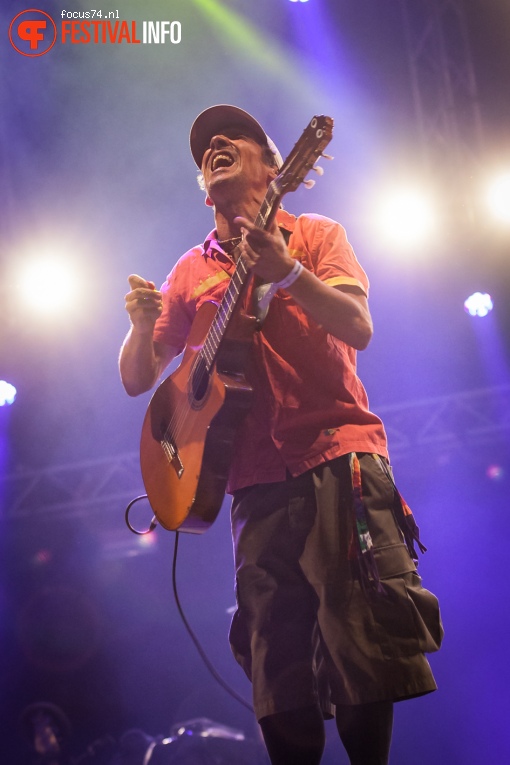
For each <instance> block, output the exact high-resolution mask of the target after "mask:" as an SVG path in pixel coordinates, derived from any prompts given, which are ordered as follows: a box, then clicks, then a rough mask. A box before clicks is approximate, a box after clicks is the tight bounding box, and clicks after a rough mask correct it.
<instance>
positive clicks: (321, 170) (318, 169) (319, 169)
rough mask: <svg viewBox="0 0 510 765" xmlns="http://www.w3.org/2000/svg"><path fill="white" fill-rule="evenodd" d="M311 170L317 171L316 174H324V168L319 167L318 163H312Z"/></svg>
mask: <svg viewBox="0 0 510 765" xmlns="http://www.w3.org/2000/svg"><path fill="white" fill-rule="evenodd" d="M312 170H315V172H316V173H317V175H324V168H323V167H320V165H314V166H313V167H312Z"/></svg>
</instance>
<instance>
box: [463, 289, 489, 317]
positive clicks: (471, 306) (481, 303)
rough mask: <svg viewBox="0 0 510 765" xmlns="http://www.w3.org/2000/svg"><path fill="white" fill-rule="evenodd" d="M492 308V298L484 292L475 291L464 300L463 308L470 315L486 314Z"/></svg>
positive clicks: (481, 315)
mask: <svg viewBox="0 0 510 765" xmlns="http://www.w3.org/2000/svg"><path fill="white" fill-rule="evenodd" d="M493 308H494V303H493V302H492V298H491V296H490V295H488V294H487V293H486V292H484V293H482V292H475V293H473V295H470V296H469V297H468V298H467V300H466V301H465V302H464V309H465V310H466V312H467V313H468V314H469V315H470V316H480V317H483V316H487V314H488V313H490V312H491V311H492V309H493Z"/></svg>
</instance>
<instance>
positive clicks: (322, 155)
mask: <svg viewBox="0 0 510 765" xmlns="http://www.w3.org/2000/svg"><path fill="white" fill-rule="evenodd" d="M321 157H324V159H335V158H334V157H332V156H331V154H321Z"/></svg>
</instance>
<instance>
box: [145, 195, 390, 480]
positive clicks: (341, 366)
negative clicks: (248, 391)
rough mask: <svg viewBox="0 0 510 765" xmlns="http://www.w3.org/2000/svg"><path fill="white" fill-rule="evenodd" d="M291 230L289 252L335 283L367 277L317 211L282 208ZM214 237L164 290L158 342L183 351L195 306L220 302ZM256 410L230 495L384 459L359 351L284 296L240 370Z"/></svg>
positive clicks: (362, 281) (223, 268)
mask: <svg viewBox="0 0 510 765" xmlns="http://www.w3.org/2000/svg"><path fill="white" fill-rule="evenodd" d="M277 221H278V225H279V226H280V227H281V228H284V229H286V230H288V231H290V240H289V245H288V246H289V251H290V254H291V255H292V257H294V258H298V259H299V260H300V261H301V262H302V264H303V266H304V267H305V268H307V269H309V270H310V271H312V272H313V273H314V274H315V275H316V276H317V277H318V278H319V279H321V280H322V281H324V282H325V283H326V284H329V285H331V286H333V287H334V286H338V285H342V284H346V285H356V286H357V287H359V289H361V290H362V292H363V293H364V294H365V295H368V279H367V277H366V274H365V272H364V271H363V269H362V268H361V266H360V265H359V263H358V261H357V259H356V256H355V255H354V252H353V250H352V247H351V245H350V244H349V242H348V240H347V236H346V233H345V230H344V229H343V228H342V226H340V224H338V223H336V222H335V221H333V220H331V219H330V218H325V217H323V216H320V215H301V216H299V217H298V218H296V217H294V216H293V215H290V214H289V213H288V212H286V211H284V210H280V211H279V212H278V217H277ZM215 236H216V234H215V232H214V231H213V232H211V234H209V236H208V237H207V239H206V240H205V242H204V244H203V245H202V246H198V247H194V248H193V249H192V250H189V251H188V252H187V253H186V254H185V255H183V256H182V258H180V260H179V261H178V262H177V264H176V265H175V267H174V268H173V270H172V272H171V273H170V274H169V276H168V278H167V280H166V282H165V284H164V285H163V286H162V288H161V289H162V293H163V312H162V314H161V316H160V318H159V319H158V321H157V323H156V327H155V330H154V339H155V340H156V341H158V342H160V343H166V344H167V345H170V346H174V347H176V348H178V349H179V350H182V349H183V348H184V346H185V343H186V338H187V336H188V333H189V329H190V326H191V323H192V321H193V319H194V316H195V313H196V311H197V309H198V308H199V307H200V306H201V305H202V303H203V302H204V301H208V300H214V301H217V302H219V301H220V300H221V298H222V296H223V293H224V291H225V289H226V287H227V285H228V281H229V279H230V276H231V274H232V273H233V271H234V264H233V262H232V260H231V259H230V258H229V257H228V256H227V255H226V254H225V253H224V252H223V251H222V250H221V247H220V246H219V245H218V242H217V240H216V238H215ZM246 377H247V380H248V382H249V383H250V384H251V385H252V387H253V391H254V399H253V406H252V408H251V410H250V412H249V413H248V415H247V416H246V418H245V419H244V420H243V422H242V424H241V426H240V429H239V432H238V434H237V437H236V444H235V449H234V460H233V463H232V466H231V471H230V477H229V482H228V487H227V490H228V491H229V492H232V491H234V490H236V489H240V488H243V487H245V486H250V485H252V484H255V483H267V482H273V481H281V480H284V479H285V477H286V474H287V470H288V471H289V472H290V473H291V474H292V475H299V474H300V473H303V472H305V471H306V470H308V469H310V468H312V467H315V466H316V465H318V464H320V463H322V462H325V461H327V460H331V459H333V458H335V457H339V456H341V455H342V454H347V453H349V452H373V453H376V454H380V455H381V456H384V457H387V456H388V452H387V445H386V435H385V432H384V428H383V425H382V422H381V420H380V419H379V418H378V417H376V415H374V414H373V413H372V412H370V410H369V408H368V400H367V395H366V392H365V389H364V388H363V385H362V384H361V381H360V380H359V378H358V377H357V375H356V351H355V350H354V349H353V348H351V347H350V346H348V345H346V344H345V343H343V342H342V341H341V340H338V339H337V338H335V337H333V336H332V335H330V334H328V333H327V332H326V331H325V330H324V329H323V328H322V327H321V326H320V325H318V324H317V323H316V322H315V321H313V319H311V318H310V317H309V316H308V315H307V314H306V313H305V311H304V310H303V309H302V308H301V307H300V306H299V305H297V303H296V302H295V301H294V300H293V299H292V297H291V296H290V295H289V294H288V293H287V292H285V291H284V290H279V291H278V292H277V293H276V295H275V296H274V298H273V300H272V301H271V304H270V307H269V312H268V314H267V318H266V320H265V322H264V325H263V328H262V330H261V331H260V332H257V333H256V334H255V338H254V343H253V349H252V353H251V355H250V359H249V363H248V368H247V370H246Z"/></svg>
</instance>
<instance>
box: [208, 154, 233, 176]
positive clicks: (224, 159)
mask: <svg viewBox="0 0 510 765" xmlns="http://www.w3.org/2000/svg"><path fill="white" fill-rule="evenodd" d="M233 164H234V158H233V157H231V156H230V154H216V156H215V157H214V158H213V161H212V163H211V170H212V171H213V173H214V171H215V170H218V169H219V168H220V167H231V165H233Z"/></svg>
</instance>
